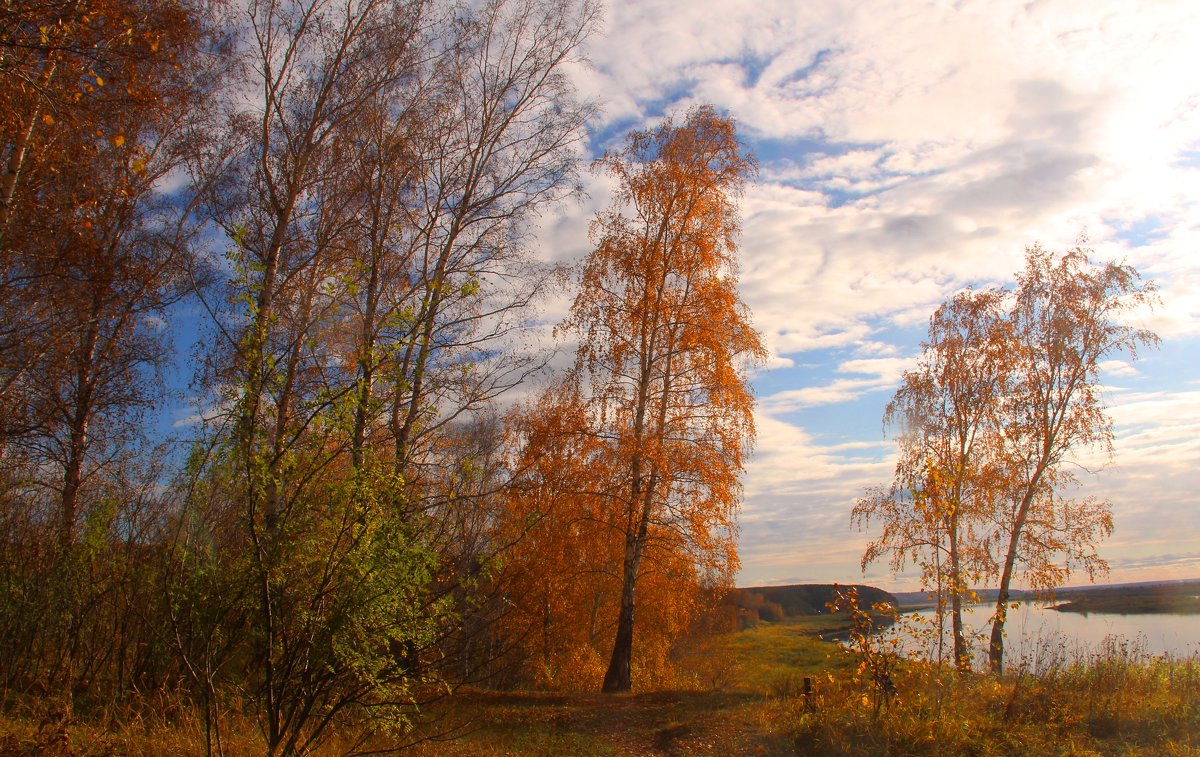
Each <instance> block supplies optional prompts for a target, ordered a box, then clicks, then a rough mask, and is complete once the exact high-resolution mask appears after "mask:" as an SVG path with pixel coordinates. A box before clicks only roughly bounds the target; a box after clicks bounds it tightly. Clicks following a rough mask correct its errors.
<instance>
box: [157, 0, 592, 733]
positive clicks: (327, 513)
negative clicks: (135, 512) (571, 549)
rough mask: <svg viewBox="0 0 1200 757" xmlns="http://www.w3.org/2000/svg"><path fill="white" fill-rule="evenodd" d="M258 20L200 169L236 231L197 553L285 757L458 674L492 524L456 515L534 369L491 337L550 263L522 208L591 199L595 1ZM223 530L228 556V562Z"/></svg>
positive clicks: (415, 7) (388, 721)
mask: <svg viewBox="0 0 1200 757" xmlns="http://www.w3.org/2000/svg"><path fill="white" fill-rule="evenodd" d="M241 13H242V14H243V15H244V17H245V18H246V20H247V21H248V26H247V27H246V28H245V33H244V35H243V36H242V37H241V38H240V40H239V47H238V54H239V56H240V58H239V60H240V62H241V65H240V66H239V70H240V71H241V73H242V78H241V79H240V80H237V81H236V82H235V83H234V84H233V85H232V86H231V96H230V99H229V103H230V110H231V113H230V114H229V119H228V124H227V126H226V131H225V136H226V138H225V139H224V140H223V141H222V146H223V147H225V148H226V151H225V152H224V153H221V152H219V151H215V150H214V151H213V152H212V153H211V154H210V155H209V156H208V158H209V160H208V161H207V162H206V164H204V165H203V166H202V168H203V169H206V170H207V171H208V173H207V174H206V175H205V176H204V184H205V185H206V186H207V187H209V188H210V191H208V192H207V193H206V195H205V198H206V210H207V212H208V214H209V216H210V217H211V218H212V219H213V220H214V221H215V222H216V223H217V224H218V225H219V227H220V228H221V229H222V230H223V231H224V232H225V233H226V235H227V237H228V239H229V242H230V253H229V256H228V257H229V259H230V261H231V266H230V269H231V271H230V273H231V275H230V276H229V278H228V280H227V282H226V284H227V286H226V293H227V302H226V303H225V305H224V306H223V307H222V306H221V305H220V303H214V304H213V310H214V312H215V313H217V316H218V317H217V323H216V326H217V331H218V332H219V333H220V334H221V335H222V341H220V342H219V343H218V344H217V345H216V346H215V347H214V349H213V350H212V351H211V352H210V354H209V357H208V360H209V362H208V375H207V376H206V377H205V378H206V381H207V385H208V386H210V387H211V388H212V389H213V390H214V392H216V393H217V394H218V396H219V397H220V400H221V401H220V403H219V407H218V410H217V412H215V413H214V414H213V418H212V422H211V424H210V427H209V428H210V432H211V433H210V435H209V438H208V439H206V440H205V441H206V444H205V445H204V446H202V447H200V448H198V451H197V456H196V458H195V464H194V465H193V468H192V470H191V471H189V474H190V475H191V476H192V481H191V482H190V483H189V485H188V491H189V495H190V497H191V503H190V508H191V511H192V512H193V513H194V514H195V515H196V516H197V520H199V521H200V524H201V526H203V528H197V529H194V530H191V531H185V533H184V535H183V537H182V543H183V545H184V547H186V549H183V550H182V551H183V552H184V554H183V556H182V557H181V560H182V561H183V562H185V563H187V564H189V565H193V566H196V570H197V571H200V570H201V569H202V568H203V567H204V562H203V561H204V559H206V554H212V553H213V552H215V553H216V554H217V559H218V560H228V561H229V563H230V564H229V566H228V567H227V568H226V567H223V568H222V570H221V571H220V573H221V576H222V578H221V580H222V581H224V582H225V583H224V584H222V586H224V588H225V590H220V591H211V592H209V594H210V595H211V596H214V597H217V598H219V600H220V601H222V602H224V601H227V600H229V601H233V598H238V599H237V600H236V601H238V602H241V603H242V605H241V606H240V607H238V608H234V607H229V608H226V609H228V610H229V611H228V612H225V611H224V610H221V611H219V612H218V611H215V610H214V611H213V612H212V613H210V614H209V615H210V617H214V618H216V617H222V618H230V619H233V618H237V617H241V618H243V619H244V620H243V622H244V623H245V625H246V626H247V627H248V629H249V631H250V632H249V633H248V634H246V636H247V641H248V644H249V647H250V648H249V653H250V656H251V658H252V659H253V660H254V663H253V665H251V666H249V668H248V678H249V682H250V688H251V691H252V692H253V699H254V702H255V704H256V705H257V707H258V712H259V715H260V717H261V719H262V722H263V723H264V729H263V730H264V735H265V737H266V741H267V749H268V751H269V752H271V753H293V752H300V751H305V750H309V749H312V748H314V746H315V745H316V744H318V743H319V742H320V741H321V739H323V738H324V737H325V736H326V735H327V734H328V733H329V732H330V731H331V730H332V729H333V728H335V727H337V728H345V727H349V726H348V724H355V723H360V722H367V721H370V722H372V723H374V725H376V726H385V727H390V728H403V727H405V724H406V723H407V717H408V715H407V713H408V712H409V709H407V708H408V707H409V705H411V703H412V702H413V701H415V699H416V698H417V697H418V692H417V691H416V689H417V688H418V687H420V686H424V685H426V684H428V683H429V682H431V681H433V680H435V679H437V678H438V676H440V675H443V674H444V673H446V670H445V669H444V667H443V666H442V663H443V662H444V659H443V656H444V649H445V646H446V645H445V644H444V643H443V641H444V640H445V638H446V636H447V634H448V633H450V631H449V630H448V627H450V626H453V625H454V623H455V620H456V619H455V617H454V614H455V612H456V608H457V607H458V606H459V603H458V597H459V595H460V594H461V593H462V592H461V591H460V589H462V587H463V586H465V585H467V583H468V581H467V579H465V578H464V577H463V576H464V572H465V574H467V575H469V574H470V570H469V567H470V566H469V564H468V563H469V562H470V560H469V559H468V558H467V556H465V555H464V554H463V550H464V548H465V547H466V546H467V545H473V544H475V543H477V542H479V541H480V538H479V533H478V531H479V530H480V529H483V528H486V527H487V518H486V517H482V516H481V517H479V518H474V517H469V514H468V513H467V512H466V511H467V510H468V509H469V505H470V504H471V503H472V502H482V501H483V500H484V492H482V491H479V490H472V491H470V493H469V495H468V489H474V487H475V484H477V483H486V482H482V481H480V480H476V479H473V478H472V477H471V476H469V475H467V474H468V473H469V472H470V470H471V468H472V466H471V464H470V458H471V457H473V456H474V455H476V454H477V453H479V454H483V449H484V448H486V447H487V444H486V442H487V440H486V439H485V438H484V435H476V436H475V437H474V438H473V439H472V438H471V437H472V435H471V434H468V433H465V432H464V429H466V428H469V427H470V426H471V425H472V423H471V422H472V420H474V419H477V418H482V417H483V416H485V415H486V413H487V412H488V410H489V408H488V403H489V401H491V400H492V399H493V398H494V397H495V396H496V395H497V394H498V393H500V392H501V391H503V390H504V389H506V388H508V387H509V386H511V385H512V383H513V382H514V381H515V380H516V379H517V378H519V376H520V375H521V372H522V370H523V369H524V366H526V365H527V361H526V362H523V361H522V360H521V359H514V360H509V359H508V358H507V357H506V356H505V355H504V354H502V353H501V351H500V349H499V347H498V345H500V344H502V343H504V344H505V346H509V345H508V344H507V343H505V342H504V340H505V339H507V338H509V337H510V336H511V334H512V333H513V332H514V331H515V330H516V329H517V328H518V327H519V326H520V325H522V323H523V318H524V316H523V313H524V312H525V308H526V306H527V305H528V304H529V303H530V302H531V300H532V299H533V298H534V297H535V296H536V294H537V292H538V289H539V287H540V286H541V283H542V282H543V281H544V280H545V279H546V277H547V276H548V272H547V271H543V270H540V269H539V268H538V267H536V266H535V265H534V264H533V263H532V262H531V261H530V260H529V258H528V256H527V255H525V253H524V246H523V244H522V243H523V241H524V240H525V238H526V235H527V224H528V220H529V219H530V218H531V217H532V215H533V214H534V213H535V212H536V211H537V210H538V209H539V208H540V207H543V206H544V205H545V204H547V203H549V202H553V201H557V200H559V199H561V198H563V197H564V196H566V195H567V194H569V193H570V192H571V191H572V190H573V188H574V187H573V182H572V177H573V172H574V171H575V165H576V162H577V151H576V144H577V142H578V140H579V139H581V138H582V135H583V132H582V129H581V126H582V124H583V122H584V120H585V119H586V117H587V115H588V114H589V113H590V107H589V106H587V105H586V104H580V103H579V102H577V101H576V100H575V98H574V95H573V90H572V87H571V85H570V82H569V81H568V80H567V78H566V77H565V74H564V70H563V69H564V68H565V67H566V66H567V64H568V63H570V62H571V61H573V60H575V59H577V57H578V52H579V48H580V45H581V44H582V41H583V39H584V38H586V36H587V34H588V33H589V31H590V30H591V28H592V27H593V25H594V23H595V19H596V11H595V9H594V8H593V7H592V6H591V5H590V4H587V3H575V2H569V1H566V0H564V1H562V2H559V1H558V0H548V1H545V2H543V1H542V0H511V1H510V0H496V1H495V2H488V3H482V4H478V5H474V6H471V7H467V6H460V5H451V4H443V3H437V2H421V1H420V0H359V1H356V2H350V3H340V2H328V1H327V0H308V1H304V2H299V1H298V2H278V3H275V2H252V3H249V4H248V5H247V7H246V8H244V9H242V10H241ZM244 92H253V93H254V95H253V96H252V97H250V98H246V97H244V96H242V93H244ZM476 413H477V414H478V415H475V414H476ZM476 442H479V443H480V444H479V445H476ZM468 479H471V480H470V484H471V486H470V487H468V486H466V485H465V484H466V483H468ZM480 488H481V489H482V488H485V487H480ZM481 509H482V508H481ZM230 523H233V524H236V526H237V527H235V528H227V527H226V524H230ZM206 530H207V531H209V532H211V533H219V534H221V535H222V537H223V538H224V539H227V541H224V542H222V543H221V544H220V545H219V546H218V547H217V549H216V550H213V549H212V548H211V547H210V546H209V545H208V544H206V543H205V542H206V540H207V539H208V536H207V534H206V533H205V531H206ZM201 547H203V549H202V548H201ZM231 556H232V557H231ZM239 561H240V562H239ZM210 573H211V574H213V575H215V574H216V573H217V572H216V571H210ZM235 610H236V611H235ZM194 636H195V637H196V638H204V637H206V636H207V634H206V633H204V632H200V633H197V634H194ZM191 648H192V649H194V650H199V651H198V652H196V653H195V654H200V655H201V656H203V654H204V651H203V650H204V649H205V647H204V646H203V644H196V645H194V646H193V647H191ZM195 654H193V655H192V656H193V657H194V656H195ZM193 667H194V668H195V669H197V670H201V669H209V668H212V667H214V666H213V665H211V664H208V663H204V662H203V661H201V664H199V665H195V666H193Z"/></svg>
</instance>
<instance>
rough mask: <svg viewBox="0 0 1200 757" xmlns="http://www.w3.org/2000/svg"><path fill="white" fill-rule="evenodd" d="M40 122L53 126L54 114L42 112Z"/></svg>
mask: <svg viewBox="0 0 1200 757" xmlns="http://www.w3.org/2000/svg"><path fill="white" fill-rule="evenodd" d="M42 122H43V123H45V124H46V125H47V126H53V125H54V116H52V115H50V114H49V113H44V114H42Z"/></svg>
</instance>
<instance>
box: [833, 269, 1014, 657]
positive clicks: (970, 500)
mask: <svg viewBox="0 0 1200 757" xmlns="http://www.w3.org/2000/svg"><path fill="white" fill-rule="evenodd" d="M1010 355H1011V339H1010V333H1009V329H1008V327H1007V323H1006V321H1005V314H1004V309H1003V294H1002V293H1001V292H999V291H997V290H985V291H981V292H974V291H970V290H967V291H964V292H960V293H959V294H957V295H955V297H954V298H953V299H951V300H950V301H949V302H947V303H945V304H944V305H942V306H941V307H940V308H938V310H937V312H935V313H934V314H933V317H932V318H930V320H929V336H928V338H927V340H926V342H925V343H924V344H923V345H922V354H921V358H920V361H919V362H918V365H917V368H916V369H915V370H912V371H905V372H904V375H903V377H902V378H901V385H900V389H898V390H897V391H896V394H895V396H894V397H893V398H892V401H891V402H889V403H888V406H887V409H886V410H885V411H884V423H885V425H887V426H891V427H894V428H898V429H899V431H900V437H899V446H900V456H899V459H898V460H897V462H896V474H895V478H894V480H893V482H892V484H891V486H890V487H889V488H887V489H880V490H876V491H873V492H870V493H869V494H868V495H867V496H866V497H864V498H862V499H860V500H859V501H858V504H857V505H855V508H854V510H853V513H852V518H853V520H854V522H855V523H856V524H858V525H859V526H860V527H868V526H870V525H871V523H872V521H877V522H880V523H882V525H883V533H882V534H881V535H880V537H879V538H878V539H876V540H875V541H873V542H871V543H870V544H869V545H868V546H867V550H866V552H865V553H864V555H863V558H862V566H863V569H864V570H865V569H866V567H867V565H868V564H870V563H871V562H873V561H875V560H876V559H879V558H880V557H883V556H885V555H890V556H891V566H892V569H893V570H894V571H897V572H899V571H901V570H903V569H904V567H905V565H906V564H907V562H908V561H909V560H912V561H914V562H915V563H916V564H917V565H918V566H919V567H920V569H921V582H922V585H923V586H924V587H926V588H932V589H935V590H936V592H937V602H938V604H937V609H938V619H939V629H938V630H939V633H940V631H941V619H942V617H943V614H942V613H943V611H944V609H945V607H946V603H947V602H949V612H950V620H951V627H952V633H953V641H954V662H955V665H956V667H958V668H959V669H960V670H963V669H968V668H969V667H970V644H969V640H968V638H967V634H966V631H965V629H964V627H963V620H962V606H963V601H964V599H965V598H967V597H968V594H969V591H970V581H978V580H979V579H980V578H981V577H982V576H983V575H984V574H986V573H988V572H989V569H990V567H991V566H990V564H989V563H990V559H989V555H988V553H987V550H986V548H985V543H984V533H982V532H981V526H982V524H983V523H984V521H985V519H986V517H987V515H988V513H989V512H990V511H991V508H992V506H993V503H994V501H995V498H996V496H997V494H996V489H997V483H998V481H997V475H998V474H997V471H996V462H995V458H994V455H995V450H994V446H995V429H996V420H997V417H998V413H999V408H1000V403H1001V402H1002V401H1003V399H1004V397H1005V393H1006V392H1007V390H1008V380H1009V365H1010V363H1011V359H1010ZM939 654H940V645H939Z"/></svg>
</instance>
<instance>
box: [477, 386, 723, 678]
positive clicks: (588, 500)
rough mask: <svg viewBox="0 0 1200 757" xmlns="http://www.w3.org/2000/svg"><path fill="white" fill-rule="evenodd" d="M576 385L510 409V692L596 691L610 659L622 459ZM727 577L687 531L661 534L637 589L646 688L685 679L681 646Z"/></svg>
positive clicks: (505, 632)
mask: <svg viewBox="0 0 1200 757" xmlns="http://www.w3.org/2000/svg"><path fill="white" fill-rule="evenodd" d="M571 379H572V377H566V379H565V380H562V381H558V382H555V383H554V384H553V385H551V386H550V387H548V388H547V389H546V390H545V391H543V392H542V393H541V394H539V396H538V397H537V399H536V401H534V402H531V403H530V404H529V405H527V406H522V407H519V408H516V409H515V410H514V411H513V412H512V413H511V414H510V420H509V424H508V428H509V434H510V440H509V447H510V459H511V460H512V463H511V464H510V469H511V471H512V480H511V482H510V483H509V485H508V486H506V488H505V497H504V499H505V517H504V522H503V527H502V528H501V529H500V530H499V532H498V538H499V539H501V540H502V541H503V544H504V545H505V546H504V547H503V549H502V551H500V552H499V558H500V559H499V560H498V565H499V572H498V573H497V575H496V576H495V579H496V583H497V584H498V591H499V593H500V596H501V597H502V599H503V606H504V612H503V613H501V614H499V615H498V616H497V617H496V619H495V622H494V623H493V629H494V631H493V633H494V635H495V636H496V637H497V639H498V640H499V644H498V651H500V652H502V653H503V660H504V662H505V664H504V665H503V666H502V669H501V676H500V677H499V679H498V680H499V681H500V682H502V683H505V684H507V685H515V686H526V687H534V688H550V689H557V690H564V689H565V690H575V691H586V690H595V689H596V688H597V687H599V686H600V685H601V683H602V681H603V679H604V674H605V671H606V667H607V664H608V661H609V659H610V657H611V654H612V638H613V619H614V618H616V617H618V615H619V612H620V603H621V596H622V584H623V557H624V552H625V546H626V540H625V532H624V530H623V529H622V528H620V527H619V526H620V525H621V524H620V522H619V521H618V520H617V519H616V518H614V514H613V512H612V507H611V501H610V497H609V493H610V492H611V491H612V488H613V481H616V480H619V479H620V477H621V476H622V470H621V469H620V467H618V468H617V469H613V468H612V467H610V466H611V465H617V466H622V465H623V463H622V461H620V460H619V459H618V458H615V457H614V456H612V455H611V454H608V452H609V451H608V450H607V448H606V441H605V439H604V438H603V437H602V436H600V435H597V434H596V433H594V432H593V426H592V424H591V423H590V422H589V412H588V411H589V406H588V403H587V402H586V401H585V400H584V397H583V396H582V395H581V393H580V387H579V386H578V384H577V383H576V382H574V381H572V380H571ZM723 581H727V575H725V574H723V573H721V572H716V573H711V572H707V571H706V570H705V568H704V567H703V566H702V565H700V564H698V562H697V560H696V559H695V556H694V554H693V552H692V551H691V550H689V549H688V545H687V543H686V542H685V541H684V537H683V534H682V533H680V532H678V531H668V530H666V529H662V530H657V529H656V530H654V531H653V534H652V538H649V539H648V540H647V544H646V547H645V551H644V552H643V555H642V568H641V570H640V571H639V576H638V583H637V601H638V644H637V646H636V647H635V648H634V650H633V652H632V660H631V664H632V666H633V667H636V668H637V671H638V680H639V684H640V685H646V686H671V685H675V684H676V682H677V680H678V678H677V676H678V674H679V673H680V672H681V671H680V670H679V665H678V662H679V660H678V659H677V653H678V652H680V651H681V644H680V642H681V641H682V640H683V639H684V637H686V636H688V635H689V634H690V632H691V631H692V630H693V628H692V626H693V623H694V622H695V621H697V620H698V618H699V615H700V614H701V612H702V611H703V610H704V609H706V608H707V605H706V604H705V603H706V602H710V603H711V602H713V601H715V595H716V594H717V593H719V592H715V591H713V589H714V588H715V587H714V586H713V583H721V582H723Z"/></svg>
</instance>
